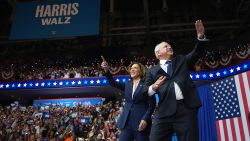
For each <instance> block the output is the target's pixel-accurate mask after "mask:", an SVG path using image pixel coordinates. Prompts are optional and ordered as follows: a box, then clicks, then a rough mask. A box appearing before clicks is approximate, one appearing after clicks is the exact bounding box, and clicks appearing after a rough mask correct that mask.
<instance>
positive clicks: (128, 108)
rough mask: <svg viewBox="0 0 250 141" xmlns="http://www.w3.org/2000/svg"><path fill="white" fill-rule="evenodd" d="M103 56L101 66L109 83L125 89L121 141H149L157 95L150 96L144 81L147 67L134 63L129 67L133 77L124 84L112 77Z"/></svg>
mask: <svg viewBox="0 0 250 141" xmlns="http://www.w3.org/2000/svg"><path fill="white" fill-rule="evenodd" d="M101 57H102V61H103V62H102V64H101V67H102V68H103V69H104V71H105V74H104V75H105V76H106V78H107V79H108V81H109V84H110V85H111V86H113V87H116V88H118V89H121V90H124V94H125V105H124V108H123V111H122V113H121V115H120V118H119V120H118V128H120V129H121V133H120V135H119V141H134V140H136V141H149V133H150V128H151V115H152V113H153V111H154V108H155V103H156V100H155V96H150V97H149V96H148V87H147V86H146V85H145V82H144V78H145V67H144V66H143V65H142V64H141V63H132V64H131V65H130V66H129V68H128V70H129V74H130V77H131V79H130V80H129V81H127V82H126V83H125V85H124V84H120V83H118V82H116V81H115V80H114V79H113V78H112V75H111V73H110V71H109V68H110V67H109V65H108V63H107V61H106V60H105V59H104V57H103V56H101Z"/></svg>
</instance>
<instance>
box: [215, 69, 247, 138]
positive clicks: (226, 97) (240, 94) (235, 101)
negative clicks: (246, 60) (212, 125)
mask: <svg viewBox="0 0 250 141" xmlns="http://www.w3.org/2000/svg"><path fill="white" fill-rule="evenodd" d="M249 84H250V71H248V72H245V73H241V74H238V75H235V76H232V77H228V78H225V79H223V80H220V81H217V82H214V83H212V84H211V90H212V94H213V99H214V110H215V115H216V130H217V135H218V141H250V137H249V133H250V132H249V131H250V124H249V121H248V113H249V110H250V90H249Z"/></svg>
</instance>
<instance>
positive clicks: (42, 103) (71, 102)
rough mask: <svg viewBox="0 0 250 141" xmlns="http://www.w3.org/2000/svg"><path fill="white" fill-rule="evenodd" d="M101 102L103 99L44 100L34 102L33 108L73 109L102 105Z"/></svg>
mask: <svg viewBox="0 0 250 141" xmlns="http://www.w3.org/2000/svg"><path fill="white" fill-rule="evenodd" d="M103 100H104V99H103V98H66V99H44V100H34V101H33V106H46V105H47V106H50V105H63V106H70V107H73V106H76V105H98V104H102V102H103Z"/></svg>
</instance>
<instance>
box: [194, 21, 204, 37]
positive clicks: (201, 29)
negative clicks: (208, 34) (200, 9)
mask: <svg viewBox="0 0 250 141" xmlns="http://www.w3.org/2000/svg"><path fill="white" fill-rule="evenodd" d="M195 29H196V32H197V38H198V39H204V38H205V36H204V35H205V27H204V25H203V22H202V20H197V21H196V22H195Z"/></svg>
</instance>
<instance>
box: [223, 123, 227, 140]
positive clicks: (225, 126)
mask: <svg viewBox="0 0 250 141" xmlns="http://www.w3.org/2000/svg"><path fill="white" fill-rule="evenodd" d="M222 122H223V127H224V134H225V141H228V131H227V123H226V120H222Z"/></svg>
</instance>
